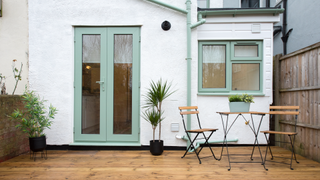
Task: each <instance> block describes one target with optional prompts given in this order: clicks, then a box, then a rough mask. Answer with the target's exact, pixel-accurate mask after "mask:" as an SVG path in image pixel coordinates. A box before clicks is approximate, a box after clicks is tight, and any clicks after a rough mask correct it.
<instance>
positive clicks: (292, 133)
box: [260, 131, 298, 135]
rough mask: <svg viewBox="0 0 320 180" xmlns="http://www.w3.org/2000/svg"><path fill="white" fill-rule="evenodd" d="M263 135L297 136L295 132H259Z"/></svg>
mask: <svg viewBox="0 0 320 180" xmlns="http://www.w3.org/2000/svg"><path fill="white" fill-rule="evenodd" d="M260 132H261V133H264V134H284V135H295V134H298V133H296V132H284V131H260Z"/></svg>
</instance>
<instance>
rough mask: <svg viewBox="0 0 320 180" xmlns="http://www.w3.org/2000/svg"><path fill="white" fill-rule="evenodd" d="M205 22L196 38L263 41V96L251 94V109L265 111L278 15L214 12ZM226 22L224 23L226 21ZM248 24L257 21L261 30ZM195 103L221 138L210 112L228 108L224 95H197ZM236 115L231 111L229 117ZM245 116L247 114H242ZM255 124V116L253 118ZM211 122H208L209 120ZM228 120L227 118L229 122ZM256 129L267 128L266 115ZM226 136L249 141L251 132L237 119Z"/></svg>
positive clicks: (217, 122) (261, 138) (218, 121)
mask: <svg viewBox="0 0 320 180" xmlns="http://www.w3.org/2000/svg"><path fill="white" fill-rule="evenodd" d="M206 21H207V23H206V24H204V25H202V26H200V27H198V40H199V41H201V40H218V41H219V40H261V41H263V69H262V71H263V82H262V83H263V93H264V95H265V96H261V97H260V96H256V97H254V101H255V103H251V107H250V110H251V111H260V112H268V111H269V105H270V104H271V103H272V54H273V52H272V50H273V43H272V41H273V23H274V22H277V21H279V16H265V15H264V16H245V15H236V17H232V16H231V15H230V16H216V17H208V18H206ZM226 22H228V23H226ZM252 24H255V25H256V24H260V27H261V32H259V33H253V32H252ZM197 103H198V106H199V109H200V110H201V115H202V116H206V118H208V119H209V120H207V125H208V126H209V125H210V124H211V127H214V128H219V129H220V131H217V133H216V134H215V136H214V137H213V138H211V139H212V140H222V137H223V131H222V130H223V127H222V123H221V119H220V116H219V115H218V114H216V113H213V112H218V111H229V105H228V96H200V95H199V96H198V102H197ZM235 117H236V116H235V115H231V116H230V120H231V119H234V118H235ZM246 117H247V118H249V116H248V115H247V116H246ZM255 120H256V121H255V122H256V124H257V123H258V121H259V117H258V116H257V117H256V118H255ZM210 121H211V122H215V123H214V124H212V123H211V122H210ZM230 123H231V122H230ZM260 130H269V117H268V116H266V117H264V120H263V121H262V125H261V129H260ZM228 139H238V142H237V143H238V144H252V143H253V142H254V135H253V133H252V131H251V130H250V127H249V126H247V125H245V123H244V121H243V120H242V119H239V121H237V122H236V123H235V124H234V126H233V127H232V129H231V130H230V133H229V134H228ZM259 142H260V143H266V141H265V137H264V136H263V135H261V134H260V136H259Z"/></svg>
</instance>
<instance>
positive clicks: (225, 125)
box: [217, 112, 268, 171]
mask: <svg viewBox="0 0 320 180" xmlns="http://www.w3.org/2000/svg"><path fill="white" fill-rule="evenodd" d="M217 113H219V114H220V116H221V121H222V126H223V132H224V139H223V145H222V150H221V156H220V158H222V153H223V148H224V145H226V149H227V154H228V162H229V169H228V171H230V169H231V163H248V162H231V161H230V154H229V150H228V143H227V135H228V133H229V131H230V129H231V128H232V126H233V125H234V123H235V122H236V121H237V120H238V119H239V117H240V116H241V117H242V118H243V120H244V121H245V123H246V124H247V125H249V127H250V129H251V130H252V132H253V134H254V137H255V140H254V144H253V148H252V153H251V161H250V163H261V164H262V165H263V167H264V169H266V167H265V165H264V160H263V157H262V154H261V150H260V146H259V141H258V133H259V130H260V126H261V122H262V119H263V117H264V116H265V115H266V114H268V113H265V112H217ZM230 114H235V115H237V116H236V117H235V119H234V120H233V121H232V123H231V124H230V126H228V123H229V115H230ZM243 114H250V119H248V120H247V119H246V118H245V117H244V116H243ZM253 115H256V116H260V121H259V123H258V127H256V126H255V123H254V119H253ZM250 121H251V124H250ZM256 145H257V146H258V149H259V152H260V157H261V162H252V160H253V158H252V156H253V152H254V149H255V146H256ZM266 170H267V169H266Z"/></svg>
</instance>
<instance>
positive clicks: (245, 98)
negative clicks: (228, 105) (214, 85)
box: [228, 94, 254, 103]
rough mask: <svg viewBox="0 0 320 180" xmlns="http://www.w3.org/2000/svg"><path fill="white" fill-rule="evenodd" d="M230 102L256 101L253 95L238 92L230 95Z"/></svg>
mask: <svg viewBox="0 0 320 180" xmlns="http://www.w3.org/2000/svg"><path fill="white" fill-rule="evenodd" d="M228 98H229V102H246V103H254V101H253V96H252V95H248V94H242V95H239V94H236V95H231V96H229V97H228Z"/></svg>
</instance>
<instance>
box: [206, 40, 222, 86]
mask: <svg viewBox="0 0 320 180" xmlns="http://www.w3.org/2000/svg"><path fill="white" fill-rule="evenodd" d="M202 57H203V58H202V87H203V88H226V46H225V45H204V46H203V47H202Z"/></svg>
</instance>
